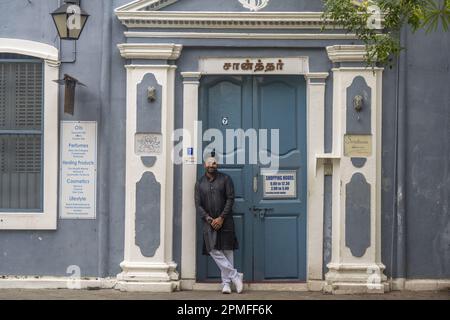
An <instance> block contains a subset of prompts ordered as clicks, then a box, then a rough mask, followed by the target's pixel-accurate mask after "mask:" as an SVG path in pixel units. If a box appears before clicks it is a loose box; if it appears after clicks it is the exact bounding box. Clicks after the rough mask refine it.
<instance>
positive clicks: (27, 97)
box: [0, 54, 43, 212]
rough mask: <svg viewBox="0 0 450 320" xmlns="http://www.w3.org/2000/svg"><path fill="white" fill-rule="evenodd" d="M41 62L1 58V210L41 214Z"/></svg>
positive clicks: (8, 56)
mask: <svg viewBox="0 0 450 320" xmlns="http://www.w3.org/2000/svg"><path fill="white" fill-rule="evenodd" d="M42 117H43V63H42V61H41V60H39V59H36V58H32V57H27V56H20V55H5V54H4V55H1V56H0V211H3V212H5V211H6V212H9V211H12V212H14V211H20V212H24V211H33V212H36V211H42V202H43V201H42V184H43V175H42V173H43V172H42V171H43V170H42V161H43V153H42V144H43V143H42V141H43V127H42V125H43V120H42Z"/></svg>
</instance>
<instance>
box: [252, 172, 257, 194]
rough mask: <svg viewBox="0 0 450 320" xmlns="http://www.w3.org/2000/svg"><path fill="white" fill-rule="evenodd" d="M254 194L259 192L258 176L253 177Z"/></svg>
mask: <svg viewBox="0 0 450 320" xmlns="http://www.w3.org/2000/svg"><path fill="white" fill-rule="evenodd" d="M253 192H254V193H257V192H258V175H255V176H254V177H253Z"/></svg>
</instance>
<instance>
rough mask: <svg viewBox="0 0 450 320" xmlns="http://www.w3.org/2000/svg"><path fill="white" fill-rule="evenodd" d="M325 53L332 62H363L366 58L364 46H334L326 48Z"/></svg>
mask: <svg viewBox="0 0 450 320" xmlns="http://www.w3.org/2000/svg"><path fill="white" fill-rule="evenodd" d="M327 52H328V57H329V58H330V60H331V61H332V62H363V61H366V56H367V51H366V46H364V45H335V46H330V47H327Z"/></svg>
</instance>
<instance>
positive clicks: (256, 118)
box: [197, 76, 306, 282]
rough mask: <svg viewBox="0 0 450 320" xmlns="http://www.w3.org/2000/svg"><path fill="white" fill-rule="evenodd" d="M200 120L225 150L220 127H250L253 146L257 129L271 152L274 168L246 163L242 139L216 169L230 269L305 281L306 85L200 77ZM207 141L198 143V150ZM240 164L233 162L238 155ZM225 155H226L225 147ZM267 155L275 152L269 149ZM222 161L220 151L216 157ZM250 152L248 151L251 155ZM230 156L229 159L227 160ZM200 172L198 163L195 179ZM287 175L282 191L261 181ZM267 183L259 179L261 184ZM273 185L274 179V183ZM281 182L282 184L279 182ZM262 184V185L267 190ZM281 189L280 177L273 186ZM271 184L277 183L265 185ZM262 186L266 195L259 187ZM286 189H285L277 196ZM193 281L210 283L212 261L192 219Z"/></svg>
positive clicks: (290, 80)
mask: <svg viewBox="0 0 450 320" xmlns="http://www.w3.org/2000/svg"><path fill="white" fill-rule="evenodd" d="M199 111H200V112H199V114H200V119H199V120H200V121H202V123H203V130H204V132H205V131H206V130H208V129H216V130H217V131H216V133H218V132H220V133H222V136H223V143H224V148H223V150H226V147H225V145H226V143H227V141H226V139H227V134H226V130H227V129H232V130H236V129H242V130H244V131H247V130H249V129H255V130H256V132H257V133H258V149H259V147H260V146H261V143H262V142H261V141H260V140H261V139H259V138H261V136H260V135H259V132H260V130H264V129H266V130H267V132H268V138H269V139H268V141H267V142H266V143H267V149H268V152H269V154H268V155H270V153H271V152H274V150H278V153H279V154H278V155H275V154H272V156H278V159H279V171H278V172H275V171H274V170H273V168H269V167H270V165H269V164H265V165H263V164H262V163H261V162H260V161H258V162H256V163H254V162H252V163H250V153H254V149H252V148H250V147H249V138H248V136H247V138H245V137H244V138H243V139H245V143H244V141H243V143H242V145H243V146H245V148H243V149H239V148H238V147H237V145H238V144H237V143H236V140H235V143H234V145H235V146H236V147H235V148H234V149H233V150H228V154H227V155H228V157H230V151H231V153H232V156H231V157H230V158H228V159H227V161H226V162H227V163H225V164H221V165H220V167H219V170H220V171H222V172H224V173H226V174H228V175H230V176H231V177H232V179H233V182H234V186H235V205H234V207H233V217H234V220H235V226H236V235H237V238H238V241H239V245H240V248H239V250H237V251H236V252H235V266H236V267H237V268H238V270H239V271H240V272H243V273H244V276H245V280H246V281H254V282H262V281H304V280H306V85H305V80H304V79H303V78H302V77H298V76H282V77H281V76H280V77H278V76H265V77H262V76H261V77H256V76H208V77H204V78H203V79H202V82H201V94H200V110H199ZM273 129H278V130H279V146H278V148H275V146H272V145H271V141H270V136H271V131H270V130H273ZM209 144H210V142H209V141H206V142H204V144H203V148H206V147H207V146H208V145H209ZM241 152H242V153H245V159H246V161H245V163H241V164H239V161H238V160H239V158H238V157H239V155H240V153H241ZM225 153H226V152H225ZM274 153H275V152H274ZM217 155H218V157H219V161H220V159H222V160H223V162H225V160H224V157H225V156H226V155H225V154H220V152H219V153H218V154H217ZM253 155H254V154H253ZM230 159H233V160H234V161H233V162H232V164H229V163H230V161H229V160H230ZM203 174H204V169H203V167H202V166H199V167H198V177H200V176H201V175H203ZM283 176H284V177H290V179H291V182H290V186H289V187H288V189H289V191H283V190H282V191H281V192H269V191H270V190H269V189H270V182H269V178H279V177H283ZM266 180H267V181H266ZM275 184H277V183H276V182H275ZM282 184H283V186H281V185H282ZM268 186H269V188H268ZM280 186H281V188H282V189H283V188H284V182H281V183H280ZM273 189H275V190H277V189H278V186H275V188H273ZM265 191H266V192H265ZM283 192H284V193H286V194H283ZM197 239H199V241H197V280H198V281H218V280H220V272H219V270H218V268H217V266H216V265H215V263H214V261H213V260H212V259H211V258H209V257H207V256H203V255H202V254H201V252H202V250H201V249H202V234H201V221H200V220H199V219H198V224H197Z"/></svg>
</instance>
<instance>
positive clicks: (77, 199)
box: [60, 121, 97, 219]
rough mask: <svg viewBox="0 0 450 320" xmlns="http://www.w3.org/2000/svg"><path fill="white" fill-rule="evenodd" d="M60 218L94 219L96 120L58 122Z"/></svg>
mask: <svg viewBox="0 0 450 320" xmlns="http://www.w3.org/2000/svg"><path fill="white" fill-rule="evenodd" d="M60 170H61V174H60V177H61V183H60V184H61V198H60V217H61V218H62V219H95V217H96V196H97V188H96V183H97V123H96V122H89V121H85V122H80V121H62V122H61V165H60Z"/></svg>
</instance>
